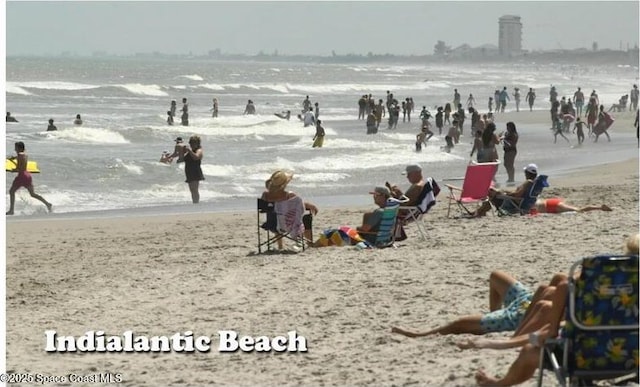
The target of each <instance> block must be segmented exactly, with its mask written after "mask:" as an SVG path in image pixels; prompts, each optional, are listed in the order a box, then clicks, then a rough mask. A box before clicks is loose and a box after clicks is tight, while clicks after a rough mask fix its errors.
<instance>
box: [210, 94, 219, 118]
mask: <svg viewBox="0 0 640 387" xmlns="http://www.w3.org/2000/svg"><path fill="white" fill-rule="evenodd" d="M211 111H212V113H211V117H213V118H216V117H218V98H214V99H213V107H212V108H211Z"/></svg>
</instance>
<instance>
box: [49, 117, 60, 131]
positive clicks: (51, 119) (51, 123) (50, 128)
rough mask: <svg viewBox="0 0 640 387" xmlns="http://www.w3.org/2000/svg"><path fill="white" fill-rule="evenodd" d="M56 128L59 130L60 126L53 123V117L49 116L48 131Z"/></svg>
mask: <svg viewBox="0 0 640 387" xmlns="http://www.w3.org/2000/svg"><path fill="white" fill-rule="evenodd" d="M54 130H58V128H57V127H56V126H55V125H54V124H53V118H49V126H47V132H51V131H54Z"/></svg>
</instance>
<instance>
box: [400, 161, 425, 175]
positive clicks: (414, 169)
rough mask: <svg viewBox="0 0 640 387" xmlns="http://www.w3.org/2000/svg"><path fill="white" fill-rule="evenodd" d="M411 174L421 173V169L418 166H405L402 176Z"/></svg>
mask: <svg viewBox="0 0 640 387" xmlns="http://www.w3.org/2000/svg"><path fill="white" fill-rule="evenodd" d="M411 172H422V167H421V166H420V165H418V164H411V165H407V167H406V168H405V169H404V172H402V174H403V175H406V174H408V173H411Z"/></svg>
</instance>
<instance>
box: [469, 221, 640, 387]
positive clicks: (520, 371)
mask: <svg viewBox="0 0 640 387" xmlns="http://www.w3.org/2000/svg"><path fill="white" fill-rule="evenodd" d="M639 242H640V234H636V235H633V236H631V237H629V238H628V239H627V240H626V242H625V246H624V254H625V255H638V244H639ZM576 275H579V274H576ZM568 292H569V283H568V278H567V277H566V276H565V279H563V280H562V281H560V283H558V284H557V286H556V290H555V292H554V295H553V297H552V299H551V305H552V306H551V309H550V311H549V312H548V313H546V319H547V322H546V323H545V325H544V326H543V327H541V328H540V329H538V330H537V331H535V332H533V333H532V334H531V335H522V336H519V337H514V338H512V339H509V340H507V341H504V342H503V343H502V344H503V345H502V346H496V345H493V346H483V348H494V349H502V348H515V347H518V346H521V347H522V349H521V350H520V354H519V355H518V358H517V359H516V360H515V361H514V362H513V364H511V367H509V370H508V371H507V374H506V375H505V376H503V377H502V378H498V377H495V376H491V375H489V374H487V373H486V372H485V371H484V370H482V369H480V370H478V371H477V372H476V375H475V378H476V382H477V383H478V385H480V386H514V385H516V384H521V383H524V382H526V381H527V380H529V379H531V377H532V376H533V374H534V373H535V372H536V369H538V365H539V364H538V363H539V361H540V347H541V346H542V345H543V344H544V342H545V341H546V340H547V339H549V338H553V337H556V336H557V335H558V330H559V328H560V326H561V324H562V321H563V319H564V316H565V307H566V301H567V295H568V294H569V293H568ZM497 342H498V340H494V344H497Z"/></svg>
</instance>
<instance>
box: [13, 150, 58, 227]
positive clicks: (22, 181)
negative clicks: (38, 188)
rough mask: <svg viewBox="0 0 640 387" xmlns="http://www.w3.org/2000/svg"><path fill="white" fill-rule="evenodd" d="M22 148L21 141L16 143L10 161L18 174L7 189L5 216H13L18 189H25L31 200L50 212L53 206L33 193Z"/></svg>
mask: <svg viewBox="0 0 640 387" xmlns="http://www.w3.org/2000/svg"><path fill="white" fill-rule="evenodd" d="M24 148H25V147H24V143H23V142H22V141H18V142H16V143H15V151H16V157H12V158H11V159H10V160H14V162H15V163H16V171H17V172H18V176H16V178H15V179H13V183H12V184H11V188H10V189H9V211H7V213H6V215H13V211H14V207H15V204H16V191H17V190H18V189H20V187H24V188H26V189H27V191H29V195H31V197H32V198H34V199H38V200H40V201H41V202H42V203H43V204H44V205H45V206H47V210H48V211H49V212H51V211H52V208H53V205H52V204H51V203H49V202H48V201H46V200H45V198H43V197H42V196H40V195H38V194H37V193H35V191H34V189H33V182H32V180H31V174H30V173H29V171H27V162H28V160H29V158H28V156H27V152H25V151H24Z"/></svg>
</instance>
